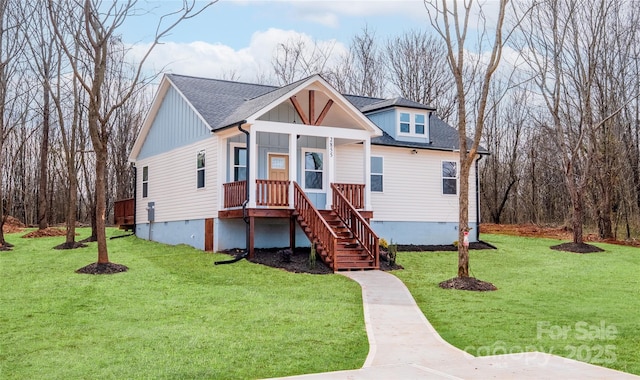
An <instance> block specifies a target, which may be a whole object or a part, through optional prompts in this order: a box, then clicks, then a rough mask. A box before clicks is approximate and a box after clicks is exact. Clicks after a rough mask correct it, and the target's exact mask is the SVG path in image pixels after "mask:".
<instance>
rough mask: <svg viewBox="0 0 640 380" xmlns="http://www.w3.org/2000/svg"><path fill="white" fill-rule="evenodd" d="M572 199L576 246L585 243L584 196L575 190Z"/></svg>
mask: <svg viewBox="0 0 640 380" xmlns="http://www.w3.org/2000/svg"><path fill="white" fill-rule="evenodd" d="M573 195H574V196H572V197H571V203H572V204H573V218H572V222H573V242H574V243H576V244H582V243H584V238H583V236H582V222H583V221H584V207H583V203H584V202H583V200H582V198H583V196H582V194H581V191H580V190H579V189H575V191H574V192H573Z"/></svg>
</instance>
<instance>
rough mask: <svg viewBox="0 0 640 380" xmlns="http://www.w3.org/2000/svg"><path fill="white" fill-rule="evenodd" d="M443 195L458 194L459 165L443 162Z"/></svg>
mask: <svg viewBox="0 0 640 380" xmlns="http://www.w3.org/2000/svg"><path fill="white" fill-rule="evenodd" d="M442 194H453V195H455V194H458V163H457V162H454V161H442Z"/></svg>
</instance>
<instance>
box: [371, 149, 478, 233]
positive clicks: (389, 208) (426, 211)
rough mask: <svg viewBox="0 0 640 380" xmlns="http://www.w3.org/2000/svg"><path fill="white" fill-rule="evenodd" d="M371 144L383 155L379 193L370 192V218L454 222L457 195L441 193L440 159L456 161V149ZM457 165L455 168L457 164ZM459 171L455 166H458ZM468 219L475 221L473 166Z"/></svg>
mask: <svg viewBox="0 0 640 380" xmlns="http://www.w3.org/2000/svg"><path fill="white" fill-rule="evenodd" d="M417 152H418V153H417V154H413V153H412V149H410V148H397V147H385V146H377V145H373V146H372V147H371V155H372V156H382V157H384V161H383V164H384V172H383V188H384V191H383V192H382V193H377V192H372V193H371V205H372V207H373V211H374V218H375V219H379V220H386V221H423V222H457V221H458V197H457V196H455V195H445V194H442V161H456V162H457V161H458V152H441V151H436V150H417ZM458 169H459V168H458ZM458 172H459V170H458ZM470 184H471V187H470V189H469V190H470V191H469V221H472V222H475V219H476V215H475V204H476V197H475V168H474V170H473V171H472V172H471V175H470Z"/></svg>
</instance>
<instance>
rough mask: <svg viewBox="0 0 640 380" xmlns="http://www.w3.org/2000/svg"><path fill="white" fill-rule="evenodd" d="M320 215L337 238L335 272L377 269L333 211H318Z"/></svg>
mask: <svg viewBox="0 0 640 380" xmlns="http://www.w3.org/2000/svg"><path fill="white" fill-rule="evenodd" d="M320 215H322V217H323V218H324V220H326V221H327V224H329V226H330V227H331V229H332V230H333V232H335V234H336V236H337V237H338V240H337V242H336V249H335V254H334V260H335V261H336V267H337V270H360V269H378V267H377V266H376V263H375V259H374V258H373V257H370V256H369V254H368V253H367V252H365V249H364V247H362V245H361V244H360V243H359V242H358V239H356V237H355V236H354V235H353V232H352V231H351V230H350V229H349V227H347V225H345V223H344V222H343V221H342V219H340V217H339V216H338V214H337V213H336V212H335V211H334V210H320Z"/></svg>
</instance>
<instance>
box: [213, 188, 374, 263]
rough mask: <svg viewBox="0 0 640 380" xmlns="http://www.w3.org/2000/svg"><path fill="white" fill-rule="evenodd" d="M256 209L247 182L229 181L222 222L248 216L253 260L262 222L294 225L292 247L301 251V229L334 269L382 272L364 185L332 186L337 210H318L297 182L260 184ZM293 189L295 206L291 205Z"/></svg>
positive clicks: (334, 206)
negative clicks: (277, 220)
mask: <svg viewBox="0 0 640 380" xmlns="http://www.w3.org/2000/svg"><path fill="white" fill-rule="evenodd" d="M258 182H259V184H258V186H257V189H258V193H257V194H256V199H257V206H258V207H256V208H247V202H246V194H247V193H246V191H247V183H246V181H236V182H232V183H226V184H225V186H224V188H225V193H224V194H225V195H224V197H225V205H226V206H228V208H227V209H225V210H221V211H219V212H218V217H219V218H221V219H236V218H242V219H243V220H244V221H245V223H246V239H247V241H246V246H247V250H248V255H249V258H253V257H254V256H255V248H254V246H255V244H254V243H255V236H256V234H255V231H256V219H259V218H262V219H264V218H284V219H287V220H288V221H289V247H290V249H291V250H292V251H293V250H294V249H295V248H296V225H299V226H300V227H301V228H302V230H303V231H304V233H305V235H306V236H307V238H308V239H309V241H310V242H312V244H313V245H314V246H315V247H316V250H317V253H318V255H319V256H320V258H321V259H322V260H323V261H324V262H325V263H326V264H327V265H328V266H329V267H330V268H332V269H333V270H334V271H338V270H356V269H357V270H362V269H378V268H379V252H378V236H377V235H376V234H375V232H373V230H372V229H371V227H370V226H369V220H370V218H371V217H372V215H373V213H372V212H371V211H365V210H363V205H364V188H365V186H364V185H363V184H335V183H334V184H331V189H332V198H333V199H332V201H331V204H332V209H331V210H318V209H317V208H316V207H315V206H314V205H313V203H312V201H311V200H310V199H309V197H308V196H307V195H306V194H305V192H304V191H303V190H302V188H301V187H300V185H298V183H296V182H295V181H270V180H258ZM290 187H292V188H293V203H292V204H289V203H288V199H289V194H290Z"/></svg>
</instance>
